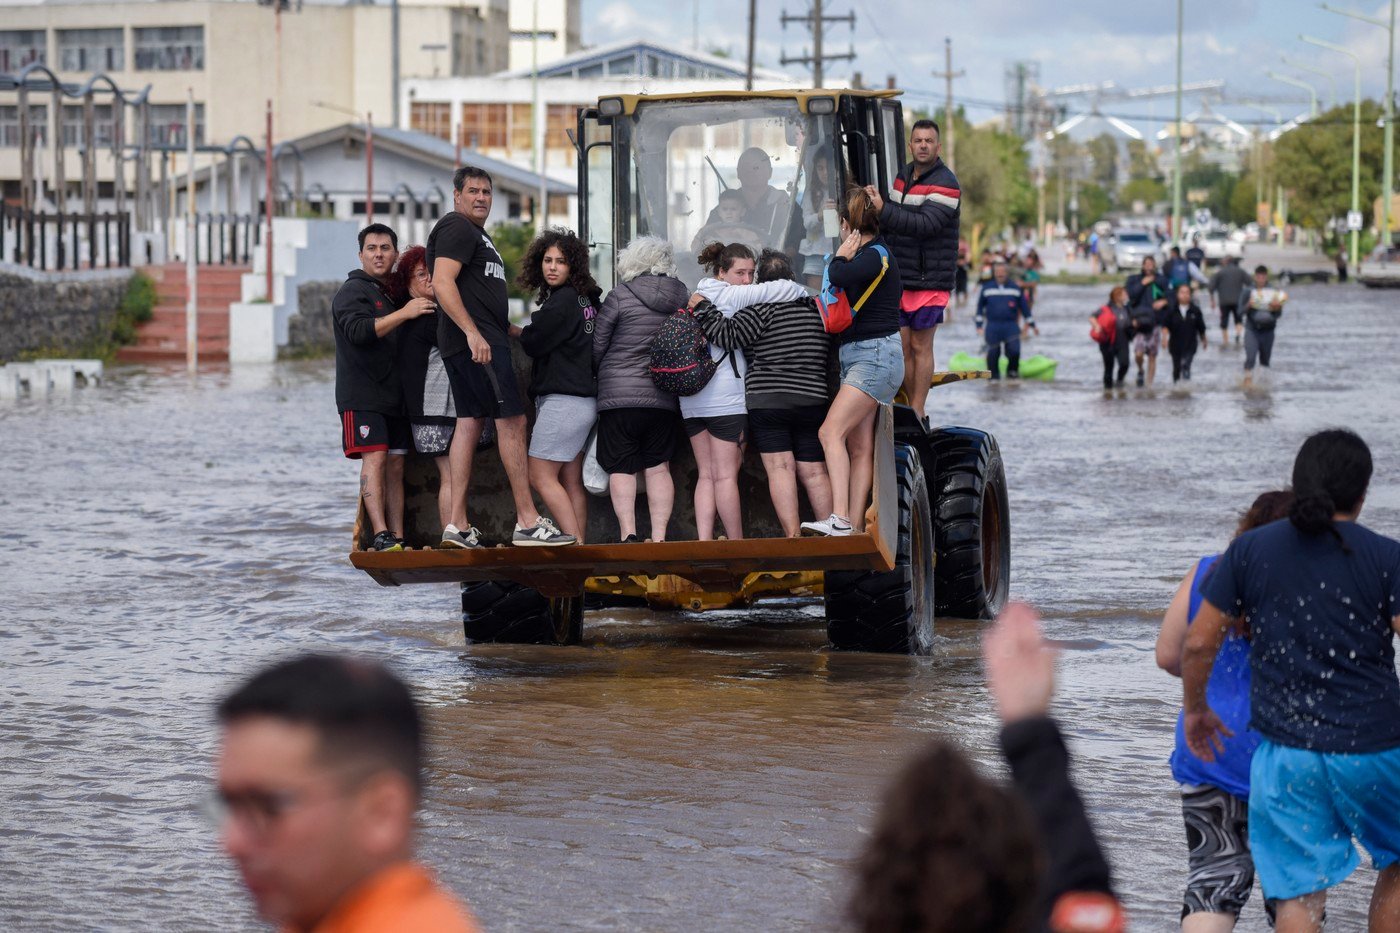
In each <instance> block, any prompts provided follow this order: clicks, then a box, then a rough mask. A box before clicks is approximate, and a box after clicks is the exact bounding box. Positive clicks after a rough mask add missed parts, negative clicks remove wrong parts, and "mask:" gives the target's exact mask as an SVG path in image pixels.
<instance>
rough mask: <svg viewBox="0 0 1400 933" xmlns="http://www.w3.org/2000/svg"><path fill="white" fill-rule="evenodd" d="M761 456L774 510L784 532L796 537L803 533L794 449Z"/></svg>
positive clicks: (822, 515) (824, 515) (823, 516)
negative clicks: (798, 510) (793, 455)
mask: <svg viewBox="0 0 1400 933" xmlns="http://www.w3.org/2000/svg"><path fill="white" fill-rule="evenodd" d="M759 457H760V458H761V459H762V460H763V471H764V472H765V473H767V474H768V496H769V498H771V499H772V500H773V511H775V512H777V513H778V524H779V525H782V526H783V534H785V535H787V536H788V537H789V538H795V537H797V536H798V534H799V533H801V530H802V524H801V520H800V519H799V517H798V514H797V474H796V473H795V472H794V466H793V465H794V463H795V461H794V460H793V457H792V451H790V450H784V451H782V452H780V453H776V454H759ZM829 514H830V513H829V512H828V513H824V514H820V515H818V516H817V518H818V519H823V518H826V516H827V515H829Z"/></svg>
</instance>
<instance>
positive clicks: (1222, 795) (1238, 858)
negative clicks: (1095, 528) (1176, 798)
mask: <svg viewBox="0 0 1400 933" xmlns="http://www.w3.org/2000/svg"><path fill="white" fill-rule="evenodd" d="M1292 502H1293V494H1292V493H1291V492H1287V491H1283V490H1276V491H1272V492H1266V493H1263V494H1262V495H1260V496H1259V497H1258V498H1257V499H1255V500H1254V504H1253V505H1251V506H1250V508H1249V510H1248V511H1247V512H1245V514H1244V516H1243V518H1241V519H1240V525H1239V528H1237V529H1236V530H1235V537H1239V536H1240V535H1242V534H1244V533H1245V532H1246V531H1250V530H1252V529H1254V528H1258V527H1260V526H1262V525H1267V524H1269V523H1270V522H1273V521H1278V520H1279V519H1281V518H1285V517H1287V515H1288V507H1289V505H1291V504H1292ZM1219 557H1220V555H1219V554H1212V555H1211V556H1209V557H1203V558H1201V559H1200V560H1199V561H1197V562H1196V566H1195V567H1193V568H1191V572H1190V573H1188V574H1187V575H1186V579H1184V580H1182V581H1181V585H1180V586H1179V587H1177V591H1176V595H1175V596H1174V597H1173V598H1172V602H1171V605H1170V606H1169V607H1168V608H1167V612H1166V615H1165V616H1164V617H1163V618H1162V630H1161V633H1160V634H1159V635H1158V636H1157V666H1158V667H1160V668H1162V669H1163V670H1164V671H1166V672H1167V673H1169V674H1171V675H1172V676H1173V677H1180V676H1181V657H1182V652H1183V649H1184V647H1185V644H1186V630H1187V628H1188V627H1189V626H1190V624H1191V620H1192V619H1194V618H1195V616H1196V611H1197V610H1198V609H1199V608H1200V606H1201V599H1202V596H1201V587H1202V585H1203V584H1204V583H1205V581H1206V579H1207V578H1208V577H1209V575H1210V572H1211V569H1212V568H1213V567H1214V566H1215V562H1216V560H1217V559H1219ZM1249 682H1250V677H1249V636H1248V633H1247V632H1244V631H1235V632H1232V633H1231V634H1230V635H1229V636H1228V637H1227V638H1226V639H1225V643H1224V645H1223V646H1221V649H1220V653H1219V655H1217V656H1216V660H1215V667H1214V669H1213V671H1212V673H1211V679H1210V687H1209V693H1210V698H1211V704H1212V707H1213V708H1214V709H1215V710H1216V711H1217V712H1218V713H1219V714H1220V716H1221V718H1223V719H1225V720H1226V723H1227V724H1228V725H1229V727H1230V728H1231V729H1232V730H1234V735H1233V736H1232V737H1230V738H1227V739H1226V740H1225V748H1224V752H1223V753H1222V754H1220V755H1217V756H1216V758H1215V760H1214V761H1202V760H1201V759H1200V758H1197V757H1196V756H1195V755H1193V754H1192V753H1191V750H1190V749H1189V748H1187V747H1186V739H1185V733H1184V732H1183V729H1182V717H1181V714H1180V713H1178V715H1177V721H1176V747H1175V749H1174V750H1173V751H1172V757H1171V768H1172V777H1174V778H1176V780H1177V781H1178V782H1179V783H1180V784H1181V816H1182V819H1183V820H1184V821H1185V823H1186V848H1187V864H1188V865H1189V870H1188V873H1187V877H1186V893H1185V895H1184V896H1183V898H1182V903H1181V929H1182V930H1183V933H1215V931H1228V930H1231V929H1233V928H1234V925H1235V921H1236V920H1237V919H1238V918H1239V915H1240V911H1241V910H1242V909H1243V908H1244V905H1245V903H1246V902H1247V901H1248V900H1249V895H1250V891H1251V890H1252V889H1253V887H1254V858H1253V856H1252V855H1251V854H1250V851H1249V766H1250V761H1251V760H1252V759H1253V757H1254V749H1255V747H1256V746H1258V744H1259V735H1258V734H1257V733H1255V732H1254V731H1253V730H1251V729H1249V728H1248V726H1249ZM1264 909H1265V911H1266V912H1267V913H1268V914H1269V918H1270V921H1271V922H1272V919H1273V914H1274V911H1273V905H1272V904H1270V903H1268V902H1267V901H1266V902H1265V904H1264Z"/></svg>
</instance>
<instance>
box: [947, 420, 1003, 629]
mask: <svg viewBox="0 0 1400 933" xmlns="http://www.w3.org/2000/svg"><path fill="white" fill-rule="evenodd" d="M932 443H933V455H934V464H935V469H936V474H935V476H934V481H933V486H932V490H931V492H930V497H931V498H932V499H933V512H934V521H933V527H934V541H935V542H936V548H937V552H938V561H937V565H936V567H937V573H936V577H937V581H938V583H937V593H938V614H939V615H941V616H953V617H954V618H959V619H994V618H996V615H997V613H999V612H1001V609H1002V607H1003V606H1005V605H1006V596H1007V592H1008V591H1009V589H1010V585H1011V513H1010V510H1009V508H1008V505H1007V498H1006V470H1005V468H1004V467H1003V466H1002V462H1001V449H1000V448H999V447H997V442H996V438H994V437H992V436H991V435H990V434H988V433H986V432H985V431H978V430H975V429H973V428H939V429H938V430H936V431H934V432H933V437H932Z"/></svg>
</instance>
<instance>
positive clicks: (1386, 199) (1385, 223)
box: [1319, 0, 1395, 246]
mask: <svg viewBox="0 0 1400 933" xmlns="http://www.w3.org/2000/svg"><path fill="white" fill-rule="evenodd" d="M1319 6H1321V7H1322V8H1323V9H1324V10H1326V11H1327V12H1329V13H1337V14H1340V15H1342V16H1350V17H1351V18H1352V19H1359V20H1361V21H1362V22H1363V23H1370V24H1371V25H1372V26H1379V27H1381V28H1382V29H1385V30H1388V32H1389V35H1388V37H1387V38H1388V39H1389V41H1388V42H1387V43H1386V47H1387V50H1388V51H1387V53H1386V59H1385V168H1384V169H1383V171H1384V172H1385V178H1384V179H1382V181H1383V182H1384V184H1383V187H1382V189H1381V242H1382V243H1384V244H1386V245H1387V246H1388V245H1390V206H1391V202H1392V201H1393V200H1395V0H1390V21H1389V22H1387V21H1386V20H1383V19H1376V18H1375V17H1372V16H1363V15H1362V14H1360V13H1353V12H1351V11H1350V10H1339V9H1337V8H1336V7H1334V6H1331V5H1329V4H1326V3H1322V4H1319Z"/></svg>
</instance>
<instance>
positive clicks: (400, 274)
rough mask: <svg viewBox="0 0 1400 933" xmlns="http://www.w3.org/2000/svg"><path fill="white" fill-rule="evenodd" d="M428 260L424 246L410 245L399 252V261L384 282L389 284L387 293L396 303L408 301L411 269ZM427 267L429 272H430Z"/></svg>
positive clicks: (411, 277)
mask: <svg viewBox="0 0 1400 933" xmlns="http://www.w3.org/2000/svg"><path fill="white" fill-rule="evenodd" d="M427 261H428V249H427V247H425V246H410V247H409V248H408V249H406V250H404V251H403V252H402V253H399V261H398V262H396V263H394V270H393V271H392V272H390V273H389V280H388V281H387V282H386V283H385V284H387V285H388V286H389V295H390V297H392V298H393V299H394V301H395V302H396V303H398V304H403V303H404V302H406V301H408V283H409V282H412V281H413V271H414V270H415V269H417V268H418V267H419V266H421V265H424V264H426V263H427ZM432 271H433V270H432V269H429V270H428V272H429V274H431V273H432Z"/></svg>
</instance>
